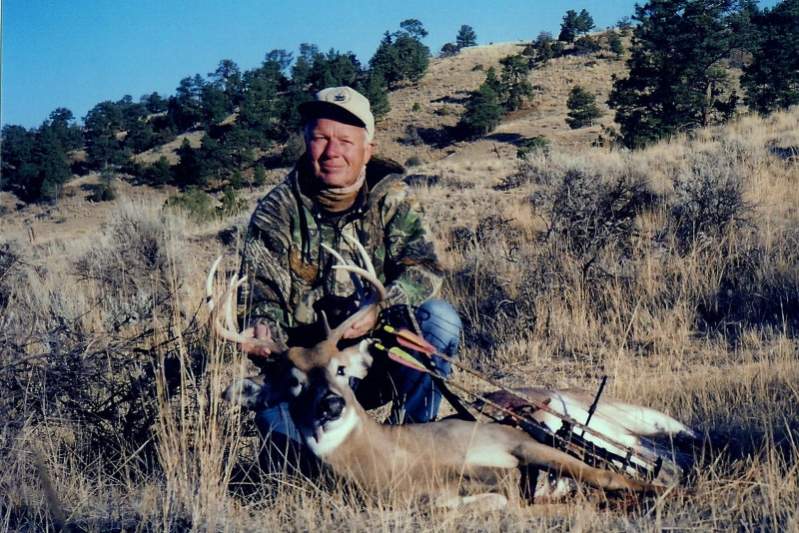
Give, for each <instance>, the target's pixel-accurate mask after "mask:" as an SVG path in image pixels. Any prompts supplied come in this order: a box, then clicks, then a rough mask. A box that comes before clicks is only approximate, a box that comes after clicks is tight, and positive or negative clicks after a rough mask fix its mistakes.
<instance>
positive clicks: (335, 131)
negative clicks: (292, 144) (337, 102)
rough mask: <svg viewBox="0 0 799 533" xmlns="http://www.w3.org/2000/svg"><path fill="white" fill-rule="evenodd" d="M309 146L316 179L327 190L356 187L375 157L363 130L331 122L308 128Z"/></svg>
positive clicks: (320, 120) (320, 121)
mask: <svg viewBox="0 0 799 533" xmlns="http://www.w3.org/2000/svg"><path fill="white" fill-rule="evenodd" d="M307 131H308V135H307V139H306V141H305V142H306V145H307V149H308V155H309V156H310V159H311V165H312V167H313V171H314V175H315V176H316V177H317V178H319V179H320V180H322V182H324V184H325V185H327V186H328V187H336V188H340V187H348V186H350V185H352V184H354V183H355V182H356V181H357V180H358V177H359V175H360V173H361V170H363V167H364V165H366V163H367V162H368V161H369V158H370V157H371V156H372V144H371V143H369V142H367V141H366V134H365V131H366V130H364V129H363V128H361V127H358V126H354V125H352V124H345V123H343V122H338V121H336V120H333V119H329V118H317V119H314V120H312V121H311V122H310V124H309V126H308V130H307Z"/></svg>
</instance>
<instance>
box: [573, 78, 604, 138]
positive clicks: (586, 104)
mask: <svg viewBox="0 0 799 533" xmlns="http://www.w3.org/2000/svg"><path fill="white" fill-rule="evenodd" d="M566 107H568V108H569V113H568V115H567V118H566V123H567V124H568V125H569V127H570V128H571V129H577V128H583V127H585V126H590V125H591V124H593V122H594V119H596V118H599V117H600V116H601V113H600V112H599V108H598V107H597V105H596V97H595V96H594V95H593V94H591V93H589V92H588V91H586V90H585V89H583V88H582V87H580V86H579V85H575V86H574V87H572V90H571V91H570V92H569V99H568V100H567V101H566Z"/></svg>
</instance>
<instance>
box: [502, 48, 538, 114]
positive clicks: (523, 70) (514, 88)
mask: <svg viewBox="0 0 799 533" xmlns="http://www.w3.org/2000/svg"><path fill="white" fill-rule="evenodd" d="M500 64H502V81H501V86H502V98H503V103H504V106H505V109H506V110H507V111H516V110H517V109H519V108H520V107H521V106H522V103H523V102H524V99H525V98H529V97H530V96H531V95H532V94H533V86H532V85H530V82H529V81H527V74H528V72H530V64H529V63H528V61H527V59H526V58H524V57H523V56H520V55H515V56H508V57H506V58H504V59H501V60H500Z"/></svg>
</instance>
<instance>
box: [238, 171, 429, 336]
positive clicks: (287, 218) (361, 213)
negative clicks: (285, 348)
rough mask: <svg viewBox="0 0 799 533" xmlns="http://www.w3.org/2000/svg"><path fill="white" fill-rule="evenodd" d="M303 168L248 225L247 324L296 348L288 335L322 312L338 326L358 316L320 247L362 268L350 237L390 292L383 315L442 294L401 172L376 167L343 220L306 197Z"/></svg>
mask: <svg viewBox="0 0 799 533" xmlns="http://www.w3.org/2000/svg"><path fill="white" fill-rule="evenodd" d="M302 169H303V164H302V163H298V165H297V166H296V167H295V168H294V170H292V172H291V173H290V174H289V175H288V176H287V178H286V179H285V180H284V181H283V182H282V183H280V184H279V185H277V186H276V187H275V188H274V189H273V190H272V191H270V192H269V194H267V195H266V196H265V197H264V198H262V199H261V200H260V202H259V203H258V206H257V207H256V209H255V212H254V213H253V215H252V218H251V220H250V225H249V229H248V231H247V236H246V238H245V243H244V250H243V253H242V262H241V274H242V275H246V276H248V283H245V284H244V285H243V286H242V288H241V292H240V294H239V302H240V308H239V310H238V312H239V316H240V318H241V319H242V322H243V325H251V324H254V323H255V322H256V321H260V322H264V323H266V324H267V325H268V326H269V328H270V330H271V331H272V335H273V337H274V338H275V339H276V340H280V341H283V342H290V339H289V332H290V330H297V329H299V330H302V329H303V328H313V325H314V324H318V322H319V320H320V318H321V315H320V312H321V311H325V313H326V314H327V315H328V318H329V320H330V322H331V326H333V327H335V325H336V324H337V323H338V322H340V321H341V320H343V319H344V318H345V317H346V315H348V314H350V313H352V312H354V310H355V309H357V307H358V305H359V304H360V302H358V301H356V300H355V299H354V298H353V294H354V293H355V285H354V282H353V278H352V277H351V275H350V274H349V273H347V272H342V271H338V270H334V269H332V268H331V267H332V266H333V265H335V264H336V259H335V257H333V256H332V255H331V254H330V253H328V252H327V251H326V250H325V249H324V248H322V246H321V244H322V243H325V244H327V245H328V246H330V247H331V248H333V249H334V250H336V251H338V252H339V253H340V254H341V255H342V256H343V257H344V258H345V259H347V260H348V261H351V262H354V263H355V264H358V265H361V266H363V264H362V261H361V260H360V258H359V255H358V252H357V250H356V249H354V247H353V246H352V245H351V244H350V243H349V242H347V240H346V239H344V238H343V236H344V235H348V236H351V237H355V238H357V239H358V241H359V242H360V243H361V244H362V245H363V246H364V247H365V248H366V250H367V251H368V252H369V254H370V256H371V258H372V262H373V264H374V266H375V270H376V271H377V275H378V277H379V278H380V280H381V281H382V282H383V283H384V284H385V286H386V289H387V290H388V297H387V301H386V302H384V303H383V304H382V308H386V307H388V306H393V305H400V304H408V305H419V304H420V303H422V302H423V301H424V300H426V299H428V298H431V297H433V296H434V295H435V294H436V293H437V292H438V290H439V288H440V287H441V282H442V276H441V269H440V266H439V263H438V259H437V257H436V253H435V250H434V248H433V244H432V242H431V241H430V235H429V231H428V229H427V227H426V225H425V223H424V221H423V219H422V212H421V209H420V206H419V205H418V203H417V202H416V200H415V199H414V198H413V197H412V196H411V195H410V194H409V191H408V188H407V185H406V184H405V182H404V181H402V178H403V174H402V172H403V169H402V167H401V166H400V165H398V164H396V163H393V162H388V161H382V160H376V159H373V160H372V161H370V162H369V164H368V165H367V173H366V185H365V186H364V188H363V189H362V190H361V193H360V194H359V196H358V198H357V200H356V202H355V204H354V205H353V207H352V208H351V209H350V210H348V211H347V212H346V213H344V214H341V215H338V216H333V215H330V214H328V213H326V212H325V211H323V210H322V209H321V208H320V207H319V206H318V205H316V204H315V203H314V202H313V201H312V199H311V198H309V197H308V196H307V195H306V194H305V193H304V192H303V189H304V187H303V186H302V184H303V183H304V181H303V176H307V175H308V174H307V171H304V170H302ZM303 172H306V174H303ZM307 179H313V177H311V178H305V180H307ZM294 340H295V342H296V337H295V339H294ZM308 342H312V341H310V340H308ZM313 342H315V341H313Z"/></svg>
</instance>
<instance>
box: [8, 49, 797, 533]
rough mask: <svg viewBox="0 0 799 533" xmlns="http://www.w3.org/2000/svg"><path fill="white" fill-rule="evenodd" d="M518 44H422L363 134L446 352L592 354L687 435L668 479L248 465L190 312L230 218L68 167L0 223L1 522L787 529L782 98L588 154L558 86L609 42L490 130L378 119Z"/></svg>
mask: <svg viewBox="0 0 799 533" xmlns="http://www.w3.org/2000/svg"><path fill="white" fill-rule="evenodd" d="M515 49H516V45H512V44H508V45H495V46H492V47H476V48H472V49H467V50H465V51H463V52H462V54H461V55H459V56H457V57H455V58H450V59H445V60H436V61H434V62H433V64H432V65H431V69H430V72H429V73H428V75H427V76H426V77H425V79H423V80H422V82H421V83H420V84H419V87H417V88H406V89H402V90H400V91H398V92H395V93H394V94H392V112H391V114H390V115H389V117H388V118H387V119H386V120H385V121H384V122H383V123H382V124H381V132H380V133H379V135H378V142H379V143H380V146H381V152H382V153H384V154H386V155H389V156H392V157H394V158H396V159H398V160H400V161H405V160H406V159H407V158H409V157H411V156H414V155H415V156H418V157H420V158H421V159H422V160H423V163H422V164H421V165H419V166H417V167H414V168H413V172H418V173H420V174H423V175H424V176H427V177H426V178H419V179H417V180H416V181H415V184H414V186H413V187H414V189H415V191H416V193H417V194H418V197H419V198H420V200H421V202H422V203H423V205H424V207H425V209H426V211H427V214H428V217H429V220H430V222H431V229H432V231H433V234H434V237H435V240H436V241H437V244H438V246H439V250H440V253H441V256H442V260H443V263H444V265H445V267H446V269H447V282H446V284H445V288H444V295H443V296H444V297H445V298H448V299H449V300H451V301H452V302H453V303H454V304H455V305H456V306H457V307H458V310H459V312H460V313H461V316H462V317H463V318H464V322H465V325H466V329H465V332H464V348H463V350H462V354H461V357H463V359H464V360H465V361H467V362H469V363H470V364H472V365H475V366H479V367H480V368H481V369H482V370H483V371H485V372H489V373H490V374H491V375H493V376H496V377H497V378H498V379H501V380H502V381H503V382H504V383H506V384H508V385H519V384H542V385H551V386H566V385H578V386H585V387H589V388H593V387H595V386H596V384H597V382H598V379H599V377H600V376H602V375H608V376H610V382H609V386H608V387H609V388H608V394H609V395H612V396H615V397H618V398H622V399H627V400H630V401H633V402H635V403H641V404H645V405H649V406H653V407H656V408H658V409H662V410H664V411H666V412H668V413H670V414H672V415H674V416H675V417H677V418H678V419H680V420H683V421H685V422H686V423H689V424H690V425H692V426H694V427H696V428H697V429H698V430H699V432H700V433H701V434H702V435H703V437H704V438H705V441H706V446H705V450H704V452H705V454H704V455H703V456H702V457H700V458H699V460H698V462H697V466H696V469H695V471H694V472H693V475H692V486H691V489H690V490H679V491H674V492H673V493H670V494H667V495H665V496H663V497H660V498H656V499H650V500H647V501H645V502H643V503H641V504H640V505H634V504H631V505H629V506H624V505H621V504H619V503H612V504H611V505H604V504H597V503H596V500H597V497H596V495H593V494H585V495H580V496H578V497H577V498H576V500H575V501H573V502H568V503H566V504H563V505H561V506H555V507H545V508H538V507H530V506H526V505H523V504H521V503H519V502H516V503H514V504H512V505H511V507H510V508H509V509H507V510H506V511H503V512H498V513H488V514H479V513H469V512H445V511H441V510H436V509H430V508H429V507H427V506H425V505H423V504H419V505H409V504H407V503H405V502H395V505H393V506H392V505H385V504H375V503H369V502H364V500H363V498H362V497H361V495H358V494H353V493H352V492H351V491H347V490H345V489H343V488H342V487H340V486H336V485H335V484H331V485H330V486H327V485H325V484H323V483H312V482H308V481H307V480H301V479H296V478H293V477H291V476H281V475H275V476H266V477H264V476H262V475H260V474H259V473H258V471H257V467H256V466H255V465H256V459H255V456H256V454H257V445H258V439H257V438H256V437H255V436H254V434H253V428H252V424H251V420H250V418H251V416H250V415H247V414H241V413H239V412H238V411H237V410H236V409H233V408H232V407H231V406H229V405H226V404H224V403H223V402H222V401H221V399H220V393H221V390H222V389H223V388H224V387H225V386H226V385H227V383H229V381H230V379H232V377H233V376H235V375H236V374H247V373H251V372H252V371H253V368H251V367H249V366H248V363H246V361H243V360H242V358H241V356H240V355H239V354H237V353H235V352H234V351H232V350H231V349H230V348H229V347H225V346H220V345H218V344H216V343H215V342H214V341H212V340H210V339H209V338H208V335H207V331H206V328H205V322H206V317H205V316H204V313H203V312H202V310H201V304H202V291H203V281H204V275H205V271H206V269H207V268H208V266H209V265H210V263H211V261H212V259H213V257H215V256H216V255H217V254H219V253H222V252H226V253H228V258H227V260H226V263H225V266H226V268H227V270H228V271H231V270H233V269H235V267H236V259H235V254H236V253H237V251H238V243H239V241H238V238H239V236H240V235H241V231H242V229H243V228H244V225H245V224H246V218H247V213H246V212H245V213H243V214H241V215H238V216H235V217H230V218H227V219H222V220H218V221H213V222H209V223H202V224H197V223H195V222H191V221H189V220H187V219H186V218H184V216H183V215H181V214H180V213H175V212H165V211H164V210H162V209H161V204H162V202H163V201H164V199H165V197H166V196H167V195H168V194H169V193H170V191H169V190H152V189H149V188H147V187H141V186H134V185H132V184H121V185H120V190H119V198H118V199H117V200H115V201H113V202H106V203H103V204H97V205H91V204H88V203H87V201H86V199H85V196H86V195H87V194H89V192H90V191H89V189H90V187H91V185H92V178H89V179H86V180H83V181H76V182H72V183H70V184H69V185H68V190H67V197H66V198H65V199H64V201H62V202H61V203H60V204H59V205H58V206H57V207H54V208H45V207H42V206H38V207H27V208H25V209H23V210H21V211H19V212H17V213H14V214H12V215H11V216H4V217H3V218H2V220H0V235H2V239H1V240H0V387H1V388H2V390H3V394H2V395H0V413H2V416H3V419H4V420H6V422H5V423H4V426H3V431H2V433H0V457H2V464H3V466H4V468H3V471H2V473H0V495H1V496H0V528H2V529H4V530H5V529H9V530H17V529H22V530H38V529H41V528H43V527H45V526H48V525H50V526H52V520H53V516H54V513H53V509H55V508H61V509H62V510H63V512H64V515H65V519H67V520H68V521H70V522H72V523H75V524H77V525H79V526H80V527H83V528H85V529H88V530H96V531H106V530H123V529H124V530H151V529H152V530H163V529H175V530H180V529H185V528H189V527H192V528H195V529H201V530H222V529H227V530H236V531H237V530H273V529H301V530H308V529H336V530H340V529H347V530H364V531H366V530H369V531H372V530H374V529H377V528H379V529H382V530H392V531H393V530H409V531H410V530H413V531H416V530H418V529H424V530H441V531H444V530H447V531H448V530H452V529H454V528H458V529H481V530H503V531H504V530H528V529H533V528H535V529H542V530H563V529H586V530H602V531H605V530H621V529H636V530H638V529H642V530H662V529H663V528H686V529H687V528H696V529H733V528H735V529H744V530H750V529H775V530H791V529H796V528H797V519H798V518H797V514H796V509H797V508H799V471H797V468H796V462H797V457H799V448H797V442H799V441H797V437H799V425H797V420H799V407H797V406H799V391H798V390H797V385H796V384H797V383H799V359H798V358H797V335H799V251H798V250H799V231H797V228H799V210H798V209H797V206H799V187H797V183H799V166H798V165H797V159H796V157H797V156H796V154H797V146H799V133H797V129H796V124H797V120H798V119H799V111H797V110H793V111H791V112H785V113H779V114H776V115H773V116H771V117H768V118H765V119H761V118H757V117H753V116H744V117H741V118H740V119H738V120H736V121H734V122H733V123H731V124H729V125H728V126H726V127H724V128H713V129H705V130H699V131H696V132H693V133H692V134H691V135H690V136H684V137H678V138H675V139H672V140H670V141H666V142H662V143H660V144H657V145H654V146H652V147H650V148H648V149H646V150H643V151H639V152H623V151H611V150H609V149H606V148H592V147H591V146H590V143H591V140H593V138H594V137H595V136H596V134H597V133H598V128H589V129H586V130H574V131H572V130H569V129H568V127H567V126H566V124H565V122H564V118H565V111H566V110H565V99H566V94H567V92H568V90H569V89H570V87H571V85H572V83H575V82H576V81H578V80H579V82H580V83H581V84H583V85H587V86H588V87H589V88H590V89H591V90H593V91H595V92H597V93H599V94H605V93H606V92H607V91H608V90H609V87H610V74H612V73H614V72H619V71H620V69H622V68H623V64H622V63H621V62H618V61H615V60H602V59H600V60H597V59H596V58H594V59H592V58H585V57H583V58H561V59H558V60H555V61H552V62H551V63H550V64H549V65H548V66H547V67H545V69H544V70H541V71H534V72H533V73H531V82H532V83H533V84H538V85H541V86H542V87H543V89H542V92H541V94H539V95H538V96H536V97H535V98H534V99H533V101H532V104H531V105H530V106H529V107H527V108H525V109H522V110H521V111H519V112H518V113H516V114H515V115H513V116H511V117H508V120H506V121H505V122H504V123H503V124H502V125H501V126H500V127H499V128H498V130H497V132H496V133H495V134H493V135H492V136H490V138H488V139H483V140H480V141H477V142H474V143H458V144H454V145H446V146H440V147H438V146H428V145H424V146H409V145H406V144H403V143H401V142H398V141H397V138H399V137H402V136H404V135H405V134H406V128H407V126H408V125H413V126H416V127H420V128H428V129H431V130H439V129H441V128H443V127H445V126H448V125H452V124H454V123H455V121H456V120H457V113H458V112H459V111H458V110H459V108H460V104H459V103H458V99H460V98H461V97H462V96H463V95H464V94H465V91H468V90H472V89H474V88H475V87H476V86H477V85H478V84H479V83H480V82H481V81H482V79H483V76H484V73H483V72H482V71H479V70H473V68H474V66H475V65H477V64H480V65H483V67H484V68H487V67H488V66H490V65H492V64H496V62H497V61H498V60H499V59H500V58H502V57H504V56H505V55H508V54H510V53H513V51H514V50H515ZM590 61H597V62H596V63H595V64H593V65H586V63H587V62H590ZM587 80H590V82H589V81H587ZM453 87H456V88H457V89H455V90H453ZM599 100H602V98H600V99H599ZM415 102H418V103H419V104H420V109H419V110H417V111H413V104H414V103H415ZM441 109H446V110H449V111H445V112H443V114H442V113H441V111H439V110H441ZM437 111H439V112H438V113H437ZM606 120H609V117H606ZM541 134H544V135H546V136H547V137H548V138H550V139H552V141H553V146H552V148H551V150H550V151H549V152H548V153H544V152H538V153H534V154H532V155H530V156H528V158H527V159H525V160H517V159H516V157H515V152H516V148H515V146H514V145H513V144H512V142H509V141H515V140H516V139H518V137H519V136H520V137H531V136H534V135H541ZM282 172H283V171H282V170H275V171H273V172H272V174H271V175H270V176H269V179H270V180H272V181H274V180H276V179H278V177H279V175H280V174H281V173H282ZM264 192H265V190H254V191H252V192H249V193H248V195H247V199H248V201H249V202H250V204H249V207H248V209H250V208H251V207H252V206H253V204H254V202H255V200H256V199H257V198H258V197H259V196H261V195H262V194H264ZM28 228H33V234H32V235H31V233H30V232H29V229H28ZM455 379H457V380H466V376H463V375H461V374H459V373H456V375H455ZM45 472H46V473H47V474H49V476H48V477H49V479H50V484H51V485H52V488H53V493H54V496H49V497H48V496H47V495H46V494H47V491H46V490H44V489H45V487H44V486H43V478H44V476H43V474H42V473H45ZM45 485H46V484H45ZM54 497H57V499H58V500H59V502H58V503H56V502H55V501H54ZM390 503H391V502H389V504H390Z"/></svg>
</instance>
